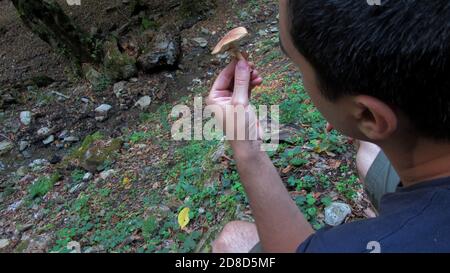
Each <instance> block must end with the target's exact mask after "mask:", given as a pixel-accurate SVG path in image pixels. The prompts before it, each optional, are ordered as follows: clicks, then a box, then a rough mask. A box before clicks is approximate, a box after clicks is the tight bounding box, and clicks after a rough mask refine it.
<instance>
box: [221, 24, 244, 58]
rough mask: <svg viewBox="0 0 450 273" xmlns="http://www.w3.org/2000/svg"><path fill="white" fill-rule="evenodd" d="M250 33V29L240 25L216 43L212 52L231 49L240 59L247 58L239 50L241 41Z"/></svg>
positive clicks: (222, 51) (232, 53)
mask: <svg viewBox="0 0 450 273" xmlns="http://www.w3.org/2000/svg"><path fill="white" fill-rule="evenodd" d="M247 35H248V31H247V29H246V28H245V27H238V28H235V29H232V30H231V31H230V32H228V33H227V34H226V35H225V36H224V37H223V38H222V40H220V42H219V43H218V44H217V45H216V47H215V48H214V50H213V52H212V54H213V55H216V54H220V53H224V52H225V51H229V52H230V54H231V55H233V56H235V57H236V58H238V59H239V60H245V57H244V56H243V55H242V53H241V51H240V50H239V42H240V41H241V40H242V39H243V38H244V37H246V36H247Z"/></svg>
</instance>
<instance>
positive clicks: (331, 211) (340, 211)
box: [325, 202, 352, 227]
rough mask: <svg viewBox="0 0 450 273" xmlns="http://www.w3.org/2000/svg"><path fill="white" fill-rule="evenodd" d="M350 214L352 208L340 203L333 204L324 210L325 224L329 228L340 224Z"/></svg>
mask: <svg viewBox="0 0 450 273" xmlns="http://www.w3.org/2000/svg"><path fill="white" fill-rule="evenodd" d="M351 213H352V208H351V207H350V206H349V205H347V204H345V203H340V202H333V203H331V205H330V206H328V207H326V208H325V223H326V224H327V225H330V226H333V227H334V226H338V225H340V224H342V223H343V222H344V220H345V218H346V217H347V216H348V215H349V214H351Z"/></svg>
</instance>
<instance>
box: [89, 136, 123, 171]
mask: <svg viewBox="0 0 450 273" xmlns="http://www.w3.org/2000/svg"><path fill="white" fill-rule="evenodd" d="M121 147H122V140H121V139H118V138H116V139H113V140H112V141H111V142H109V143H107V144H106V145H98V146H96V145H95V143H94V145H93V147H91V148H89V149H88V150H87V151H86V153H85V154H84V158H83V160H82V162H81V164H82V167H83V168H85V169H87V170H89V171H96V170H102V169H104V167H105V165H106V163H107V162H111V161H112V160H114V159H115V157H116V152H118V151H119V150H120V148H121Z"/></svg>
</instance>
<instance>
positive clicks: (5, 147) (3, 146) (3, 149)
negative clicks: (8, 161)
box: [0, 140, 14, 155]
mask: <svg viewBox="0 0 450 273" xmlns="http://www.w3.org/2000/svg"><path fill="white" fill-rule="evenodd" d="M13 148H14V144H13V143H12V142H10V141H8V140H4V141H2V142H0V155H4V154H6V153H8V152H9V151H11V150H12V149H13Z"/></svg>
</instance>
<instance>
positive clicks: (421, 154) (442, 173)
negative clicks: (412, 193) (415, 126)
mask: <svg viewBox="0 0 450 273" xmlns="http://www.w3.org/2000/svg"><path fill="white" fill-rule="evenodd" d="M395 142H396V143H395ZM380 146H381V148H382V149H383V151H384V152H385V154H386V155H387V156H388V158H389V160H390V161H391V163H392V165H393V166H394V168H395V170H396V171H397V173H398V175H399V176H400V178H401V181H402V183H403V186H405V187H408V186H412V185H414V184H417V183H420V182H424V181H430V180H434V179H437V178H442V177H449V176H450V143H437V142H433V141H430V140H424V139H422V138H421V139H413V140H411V139H409V140H406V141H405V140H402V142H398V141H393V142H391V143H384V144H381V145H380Z"/></svg>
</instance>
